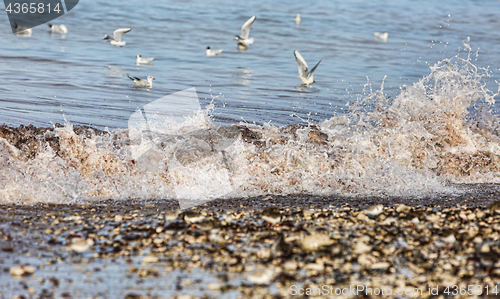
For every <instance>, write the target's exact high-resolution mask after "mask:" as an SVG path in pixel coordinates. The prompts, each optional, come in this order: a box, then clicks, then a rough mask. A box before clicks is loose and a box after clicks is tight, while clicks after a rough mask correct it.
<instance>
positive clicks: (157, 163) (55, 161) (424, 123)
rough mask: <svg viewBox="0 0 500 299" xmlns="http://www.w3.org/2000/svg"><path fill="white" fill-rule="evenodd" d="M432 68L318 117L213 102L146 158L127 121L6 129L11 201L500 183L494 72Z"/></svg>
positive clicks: (381, 191) (422, 189) (5, 181)
mask: <svg viewBox="0 0 500 299" xmlns="http://www.w3.org/2000/svg"><path fill="white" fill-rule="evenodd" d="M430 70H431V73H430V74H429V75H428V76H426V77H424V78H423V79H421V80H420V81H419V82H416V83H415V84H413V85H412V86H408V87H406V86H405V87H403V88H402V89H401V93H400V94H399V95H398V96H397V97H396V98H394V99H389V98H386V97H385V96H384V93H383V83H382V86H381V88H380V90H378V91H375V92H371V93H370V94H369V95H368V96H367V97H365V98H363V99H362V100H359V101H358V102H357V103H354V104H352V105H351V106H350V110H349V112H348V113H346V114H342V115H337V116H334V117H332V118H330V119H327V120H324V121H323V122H322V123H321V124H319V125H309V126H306V127H299V126H293V125H292V126H288V127H284V128H279V127H276V126H272V125H270V124H265V125H262V126H259V125H251V124H246V123H240V124H238V125H233V126H220V127H219V126H216V125H215V124H213V123H212V122H211V119H210V117H208V110H207V111H205V112H204V113H198V114H195V115H194V116H192V117H191V118H189V119H187V120H186V121H185V122H183V123H181V124H178V125H177V126H170V129H169V131H168V132H160V133H158V132H157V133H156V135H155V138H154V145H155V146H153V147H152V146H150V147H148V148H147V150H146V151H144V152H141V153H142V154H141V155H140V156H137V155H135V156H134V155H133V152H134V151H136V150H137V146H140V145H141V144H140V142H139V143H138V142H137V140H135V139H134V138H132V137H131V136H132V135H133V134H132V135H130V134H129V133H130V132H129V130H128V129H117V130H114V131H113V132H108V133H106V132H98V131H96V130H92V129H88V128H87V129H85V130H83V131H82V130H81V129H76V128H75V127H73V126H72V125H71V124H70V123H66V124H65V125H64V126H58V127H57V126H56V127H55V128H54V129H45V130H42V129H33V128H31V129H29V130H27V129H26V128H24V127H23V128H19V129H11V128H7V127H2V130H1V131H0V136H2V137H1V138H0V195H1V201H2V202H15V203H22V204H32V203H37V202H58V203H68V202H76V201H86V200H96V199H167V198H172V199H178V200H182V201H186V202H195V203H196V202H198V201H204V200H210V199H214V198H219V197H249V196H256V195H262V194H269V193H272V194H281V195H285V194H296V193H308V194H318V195H351V196H352V195H354V196H366V195H378V196H381V195H392V196H428V195H433V194H439V193H441V194H443V193H445V194H446V193H453V192H458V191H457V189H456V188H454V187H453V186H452V185H450V183H493V182H500V172H499V169H500V148H499V145H500V139H499V132H500V130H499V125H498V124H499V122H498V117H497V116H496V115H494V114H493V113H492V112H491V110H490V106H489V105H491V104H492V103H494V97H495V96H496V95H498V92H497V93H493V92H491V91H489V90H488V89H487V88H486V87H485V84H486V83H485V80H487V78H489V76H490V74H489V71H488V70H487V69H479V68H477V67H476V66H475V65H474V64H472V63H471V61H470V59H467V60H464V59H461V58H458V57H454V58H452V59H446V60H443V61H440V62H438V63H436V64H435V65H434V66H432V67H431V68H430ZM367 107H370V109H367ZM208 109H211V108H208ZM30 130H31V131H30ZM26 132H27V133H26ZM23 134H24V135H23ZM16 136H17V137H16ZM19 136H24V137H23V138H24V139H23V138H19ZM23 140H24V141H23ZM23 142H24V143H23Z"/></svg>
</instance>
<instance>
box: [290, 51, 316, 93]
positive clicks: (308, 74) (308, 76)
mask: <svg viewBox="0 0 500 299" xmlns="http://www.w3.org/2000/svg"><path fill="white" fill-rule="evenodd" d="M293 54H294V55H295V60H296V61H297V65H298V66H299V79H300V81H302V83H304V85H306V86H309V85H310V84H313V83H314V82H316V81H314V79H313V73H314V71H315V70H316V68H317V67H318V65H319V64H320V63H321V61H322V60H323V59H321V60H320V61H319V62H318V63H317V64H316V65H315V66H314V67H313V68H312V70H311V71H309V68H308V66H307V63H306V61H305V60H304V58H302V55H300V53H299V51H297V50H295V51H294V52H293Z"/></svg>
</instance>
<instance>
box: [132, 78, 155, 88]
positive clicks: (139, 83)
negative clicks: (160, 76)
mask: <svg viewBox="0 0 500 299" xmlns="http://www.w3.org/2000/svg"><path fill="white" fill-rule="evenodd" d="M128 77H129V79H130V80H132V81H134V83H135V86H136V87H147V88H152V87H153V80H155V78H153V77H151V76H148V78H147V79H139V78H137V77H130V76H128Z"/></svg>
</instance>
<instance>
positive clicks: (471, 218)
mask: <svg viewBox="0 0 500 299" xmlns="http://www.w3.org/2000/svg"><path fill="white" fill-rule="evenodd" d="M487 193H488V192H483V194H481V195H479V196H482V199H481V200H479V201H475V200H471V202H470V204H469V205H464V204H459V202H464V198H450V199H448V200H443V199H441V200H435V201H433V200H432V199H427V200H416V201H413V200H410V199H406V200H402V199H400V200H399V202H398V201H397V200H395V199H386V200H383V199H381V200H376V199H364V200H349V199H346V198H321V197H313V196H311V197H310V198H307V197H304V196H302V197H293V196H289V197H275V196H261V197H256V198H251V199H247V200H245V201H241V200H217V201H213V202H210V203H208V204H205V205H202V206H198V207H193V208H190V209H187V210H184V211H181V210H180V209H179V208H178V205H177V203H176V202H175V201H146V202H145V201H132V202H120V201H104V202H95V203H87V204H83V205H60V204H57V205H56V204H38V205H35V206H16V205H3V206H1V209H0V236H1V241H0V245H1V252H0V266H1V269H2V277H3V279H2V280H1V281H0V296H1V297H2V298H291V297H297V298H305V297H311V296H315V297H317V298H327V297H328V296H331V295H334V296H335V297H336V298H379V297H380V298H466V297H467V298H479V297H481V298H497V296H498V295H497V294H495V293H494V292H495V290H498V287H499V284H500V262H499V257H500V241H499V238H500V214H499V212H500V208H499V203H498V202H496V203H495V202H494V195H493V194H491V193H492V192H490V194H489V195H488V194H487ZM384 201H385V202H384ZM439 201H441V202H442V203H441V204H438V202H439ZM374 202H382V203H377V204H374ZM389 202H392V203H389ZM395 202H396V203H395ZM263 215H274V217H275V219H277V221H274V222H275V223H271V222H270V221H268V220H264V218H268V217H263ZM273 219H274V218H273ZM82 241H83V244H87V245H86V246H83V248H82V246H77V245H75V244H77V243H78V242H80V243H82ZM470 285H473V286H474V289H473V291H470V292H472V293H469V294H472V295H469V294H467V295H460V293H457V295H456V296H454V295H453V290H454V289H453V288H454V286H457V290H458V292H460V288H465V289H467V287H468V286H470ZM447 287H448V289H447ZM357 288H359V290H361V288H364V291H359V292H356V293H354V290H355V289H357ZM342 290H343V291H344V294H340V295H339V293H337V294H335V293H334V292H342ZM349 290H350V291H349ZM368 290H371V291H372V292H374V293H373V294H372V295H370V293H368V294H367V293H366V292H367V291H368ZM382 290H383V291H382ZM471 290H472V289H471ZM320 291H321V293H320ZM381 291H382V292H385V293H384V294H382V293H379V295H376V292H381ZM404 291H406V292H407V294H404V295H402V296H400V295H396V292H404ZM308 292H309V293H308ZM314 292H316V293H314ZM388 292H391V294H389V293H388ZM462 292H464V291H463V290H462ZM480 292H481V293H480ZM487 292H489V293H488V294H486V293H487ZM430 293H432V294H430Z"/></svg>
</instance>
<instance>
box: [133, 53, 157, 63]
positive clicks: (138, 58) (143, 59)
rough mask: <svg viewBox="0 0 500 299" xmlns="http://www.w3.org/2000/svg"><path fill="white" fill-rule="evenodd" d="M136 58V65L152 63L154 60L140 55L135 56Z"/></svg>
mask: <svg viewBox="0 0 500 299" xmlns="http://www.w3.org/2000/svg"><path fill="white" fill-rule="evenodd" d="M135 58H136V61H135V62H136V63H137V64H141V63H150V62H151V61H153V60H154V59H155V58H154V57H142V56H141V54H139V55H137V56H135Z"/></svg>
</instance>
